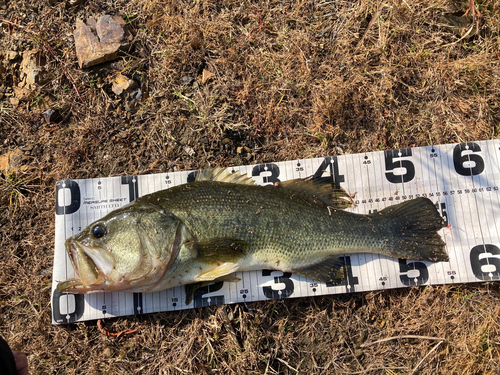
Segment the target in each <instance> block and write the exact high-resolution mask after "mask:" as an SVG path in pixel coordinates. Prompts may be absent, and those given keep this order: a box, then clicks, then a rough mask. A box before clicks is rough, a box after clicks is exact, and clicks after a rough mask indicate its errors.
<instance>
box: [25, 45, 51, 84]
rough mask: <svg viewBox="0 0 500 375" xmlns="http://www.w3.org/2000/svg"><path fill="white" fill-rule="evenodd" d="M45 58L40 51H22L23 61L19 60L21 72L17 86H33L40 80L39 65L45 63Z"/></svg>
mask: <svg viewBox="0 0 500 375" xmlns="http://www.w3.org/2000/svg"><path fill="white" fill-rule="evenodd" d="M45 63H46V60H45V56H43V55H42V54H41V53H40V51H37V50H34V51H24V52H23V61H21V66H20V70H21V74H20V77H19V78H20V80H21V82H20V83H19V87H27V88H34V86H35V85H37V84H38V83H39V82H40V71H41V67H42V66H43V65H45Z"/></svg>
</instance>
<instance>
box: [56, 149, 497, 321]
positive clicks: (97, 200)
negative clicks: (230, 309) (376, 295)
mask: <svg viewBox="0 0 500 375" xmlns="http://www.w3.org/2000/svg"><path fill="white" fill-rule="evenodd" d="M229 170H230V171H236V170H239V171H240V172H242V173H247V175H248V176H252V178H253V179H254V180H255V183H256V184H260V185H267V184H273V183H275V182H278V181H286V180H290V179H295V178H305V177H309V176H311V175H315V176H325V177H326V176H331V178H332V181H333V179H334V180H335V181H336V182H337V183H340V185H341V186H342V187H343V188H344V189H345V190H346V191H347V192H349V193H350V194H355V195H354V202H355V207H353V208H350V209H348V210H350V211H352V212H355V213H370V212H373V211H376V210H381V209H382V208H384V207H386V206H389V205H391V204H396V203H399V202H403V201H406V200H409V199H413V198H416V197H427V198H429V199H431V200H432V201H433V202H434V203H435V204H436V207H437V208H438V211H439V212H440V213H441V215H442V216H443V218H444V220H445V224H446V227H445V228H444V229H442V230H440V231H439V233H440V235H441V237H442V238H443V239H444V241H445V242H446V251H447V252H448V254H449V256H450V261H449V262H440V263H431V262H425V261H418V262H415V261H411V260H402V259H400V260H398V259H391V258H386V257H384V256H380V255H375V254H365V253H360V254H354V255H352V254H351V255H349V256H344V257H343V259H344V263H345V265H344V275H345V278H344V279H339V280H337V282H336V284H335V285H329V284H325V283H321V282H316V281H314V280H310V279H307V278H305V277H302V276H298V275H294V274H291V273H287V272H285V273H283V272H281V271H270V270H262V271H249V272H237V273H236V276H237V277H239V278H240V279H241V280H240V281H238V282H222V281H221V282H215V283H213V284H212V285H209V286H206V287H204V288H201V289H200V290H198V291H197V292H196V294H195V298H194V300H193V301H192V302H191V303H190V304H189V305H185V302H184V301H185V299H186V295H185V291H184V288H183V287H177V288H172V289H168V290H164V291H161V292H153V293H125V292H113V293H93V294H87V295H81V294H80V295H77V294H68V293H60V292H58V291H57V290H56V289H55V288H56V285H57V282H59V281H64V280H67V279H68V278H70V277H73V276H74V275H75V273H74V270H73V268H72V265H71V262H70V260H69V258H68V256H67V255H66V252H65V247H64V242H65V240H66V238H68V237H70V236H72V235H74V234H77V233H78V232H80V231H81V230H83V229H84V228H85V227H86V226H87V225H89V224H90V223H92V222H94V221H95V220H97V219H100V218H101V217H103V216H104V215H106V214H108V213H109V212H111V211H113V210H114V209H117V208H119V207H122V206H124V205H125V204H127V203H129V202H131V201H133V200H134V199H136V198H137V197H140V196H142V195H145V194H148V193H152V192H155V191H157V190H162V189H168V188H171V187H172V186H176V185H179V184H185V183H188V182H192V181H194V179H195V176H196V173H197V172H192V171H191V172H174V173H160V174H154V175H143V176H127V177H107V178H99V179H86V180H64V181H59V182H57V185H56V215H55V216H56V219H55V225H56V227H55V229H56V232H55V254H54V273H53V282H52V319H53V323H54V324H61V323H72V322H77V321H84V320H95V319H103V318H108V317H114V316H123V315H134V314H143V313H152V312H158V311H176V310H182V309H189V308H194V307H203V306H210V305H218V304H228V303H238V302H251V301H262V300H269V299H278V298H289V297H306V296H307V297H309V296H318V295H325V294H338V293H349V292H360V291H370V290H380V289H390V288H400V287H405V286H414V285H431V284H432V285H435V284H451V283H468V282H478V281H490V280H498V279H500V194H499V191H498V186H499V185H500V140H491V141H479V142H467V143H460V144H449V145H437V146H428V147H416V148H406V149H399V150H391V151H380V152H369V153H363V154H354V155H342V156H329V157H323V158H315V159H304V160H293V161H285V162H278V163H266V164H258V165H252V166H241V167H234V168H232V167H230V168H229Z"/></svg>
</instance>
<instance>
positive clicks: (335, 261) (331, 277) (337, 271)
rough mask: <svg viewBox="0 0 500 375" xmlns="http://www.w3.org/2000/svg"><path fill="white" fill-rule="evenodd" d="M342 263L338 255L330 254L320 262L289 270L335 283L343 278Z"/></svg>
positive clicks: (316, 279)
mask: <svg viewBox="0 0 500 375" xmlns="http://www.w3.org/2000/svg"><path fill="white" fill-rule="evenodd" d="M344 264H345V263H344V261H343V260H342V259H340V258H339V257H337V256H331V257H330V258H327V259H326V260H324V261H322V262H320V263H317V264H314V265H312V266H309V267H305V268H300V269H296V270H293V271H291V272H293V273H295V274H297V275H301V276H305V277H307V278H309V279H311V280H315V281H321V282H324V283H333V284H335V283H336V282H335V281H336V280H338V279H343V278H344Z"/></svg>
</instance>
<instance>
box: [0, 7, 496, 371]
mask: <svg viewBox="0 0 500 375" xmlns="http://www.w3.org/2000/svg"><path fill="white" fill-rule="evenodd" d="M469 8H470V4H469V2H468V1H467V0H454V1H448V0H414V1H407V0H380V1H368V0H352V1H351V0H333V1H329V0H319V1H313V0H301V1H294V2H287V1H281V0H266V1H264V0H262V1H260V0H258V1H246V0H242V1H234V0H220V1H211V0H195V1H182V0H149V1H146V0H127V1H124V0H117V1H90V0H87V1H85V0H82V1H77V0H68V1H58V0H41V1H40V0H6V1H0V18H1V19H2V20H3V21H1V24H2V27H1V29H0V77H1V78H0V79H1V80H0V141H1V142H0V155H1V159H0V167H1V169H2V171H1V172H0V212H1V213H0V254H1V263H0V265H1V268H0V269H1V271H0V334H1V335H2V336H3V337H4V338H5V339H6V340H8V342H9V343H10V344H11V346H12V347H13V348H15V349H17V350H22V351H25V352H26V353H27V354H28V357H29V363H30V373H31V374H100V373H103V374H130V373H140V374H170V373H175V374H177V373H194V374H198V373H223V374H226V373H227V374H232V373H234V374H242V373H248V374H296V373H315V374H316V373H318V374H319V373H327V374H493V375H498V374H500V326H499V314H500V303H499V302H500V288H499V284H498V283H482V284H468V285H453V286H439V287H435V286H433V287H421V288H408V289H402V290H393V291H386V292H373V293H358V294H351V295H341V296H330V297H318V298H299V299H290V300H284V301H273V302H261V303H253V304H248V305H230V306H219V307H210V308H201V309H193V310H188V311H180V312H174V313H158V314H150V315H143V316H138V317H129V318H120V319H113V320H108V321H106V325H107V327H108V328H109V329H114V330H117V331H118V330H122V329H129V328H138V327H140V329H139V330H138V331H137V332H135V333H133V334H131V335H127V336H124V337H120V338H113V337H106V336H104V335H103V334H101V333H100V332H99V330H98V328H97V326H96V322H86V323H79V324H74V325H69V326H64V325H63V326H54V325H52V323H51V308H50V288H51V278H52V264H53V242H54V207H55V183H56V181H58V180H62V179H66V178H91V177H99V176H116V175H132V174H145V173H158V172H165V171H175V170H188V169H196V168H200V167H203V166H205V165H207V163H210V164H212V165H216V164H222V165H226V166H229V165H240V164H254V163H262V162H272V161H281V160H290V159H297V158H310V157H320V156H327V155H339V154H346V153H358V152H365V151H374V150H387V149H394V148H400V147H401V148H402V147H413V146H425V145H431V144H441V143H455V142H464V141H473V140H484V139H493V138H497V137H498V130H499V129H498V126H499V119H500V110H499V102H500V36H499V28H500V3H499V2H498V1H496V0H478V1H476V2H475V3H474V12H471V11H470V9H469ZM466 12H467V14H466ZM103 14H110V15H118V16H121V17H123V19H124V20H125V21H126V23H127V26H128V27H129V29H130V30H131V32H132V34H133V37H134V40H133V44H132V46H131V48H130V49H129V50H128V51H127V52H126V53H125V54H124V55H123V56H122V57H120V58H119V59H118V60H117V61H115V63H114V64H111V63H108V64H103V65H98V66H95V67H91V68H88V69H80V68H79V67H78V63H77V58H76V52H75V46H74V38H73V30H74V28H75V25H76V20H77V19H87V17H89V16H100V15H103ZM5 20H7V21H10V22H11V23H15V24H17V25H19V26H16V25H12V24H9V23H7V22H5ZM23 51H34V52H35V53H38V55H37V56H39V58H40V61H41V63H40V66H39V67H38V68H37V69H38V73H39V80H38V82H37V83H36V84H34V85H32V86H30V87H29V88H25V90H20V89H19V87H20V85H22V80H23V79H24V78H23V77H24V76H23V72H22V71H21V63H22V57H23ZM55 56H57V58H58V60H59V61H57V60H56V59H55ZM204 70H205V71H208V72H210V73H212V74H213V76H211V77H210V78H208V79H203V71H204ZM119 73H121V74H123V75H125V76H127V77H129V78H132V79H134V80H136V81H137V82H139V83H140V87H141V90H142V92H143V97H142V99H141V100H140V101H138V102H136V103H130V102H127V100H126V99H125V98H123V97H122V96H118V95H116V94H115V93H113V92H112V90H111V86H112V82H113V80H114V79H115V78H116V76H117V75H118V74H119ZM205 78H206V77H205ZM73 83H74V85H73ZM77 92H78V93H77ZM47 109H53V110H58V111H59V113H60V117H59V118H58V119H57V120H55V121H53V122H51V123H48V122H47V121H46V120H45V119H44V117H43V115H42V113H43V112H44V111H45V110H47Z"/></svg>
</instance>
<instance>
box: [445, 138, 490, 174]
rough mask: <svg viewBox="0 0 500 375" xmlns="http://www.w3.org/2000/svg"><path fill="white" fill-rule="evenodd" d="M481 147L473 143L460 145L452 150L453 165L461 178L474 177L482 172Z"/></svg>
mask: <svg viewBox="0 0 500 375" xmlns="http://www.w3.org/2000/svg"><path fill="white" fill-rule="evenodd" d="M480 152H481V147H480V146H479V145H478V144H477V143H474V142H468V143H460V144H458V145H456V146H455V147H454V148H453V165H454V167H455V171H456V172H457V173H458V174H459V175H461V176H475V175H478V174H481V173H482V172H483V171H484V160H483V158H482V157H481V155H479V153H480Z"/></svg>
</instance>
